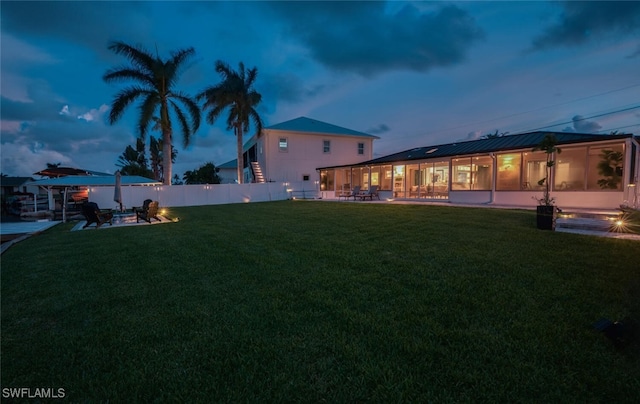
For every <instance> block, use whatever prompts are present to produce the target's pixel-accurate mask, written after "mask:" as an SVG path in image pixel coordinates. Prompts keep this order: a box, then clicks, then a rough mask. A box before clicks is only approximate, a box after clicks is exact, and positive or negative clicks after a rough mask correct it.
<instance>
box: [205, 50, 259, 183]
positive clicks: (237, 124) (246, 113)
mask: <svg viewBox="0 0 640 404" xmlns="http://www.w3.org/2000/svg"><path fill="white" fill-rule="evenodd" d="M215 70H216V72H218V74H220V76H221V77H222V81H221V82H220V83H218V84H217V85H215V86H211V87H208V88H206V89H205V90H204V91H202V92H201V93H200V94H198V95H197V96H196V99H197V100H198V101H201V100H204V101H205V102H204V105H203V111H204V112H207V111H208V112H207V115H206V119H207V122H208V123H209V124H213V122H214V121H215V120H216V119H217V118H218V117H219V116H220V114H221V113H222V112H223V111H224V110H225V109H227V108H228V110H229V115H228V117H227V130H231V129H233V131H234V133H235V135H236V141H237V150H238V182H239V183H242V182H243V175H242V172H243V169H244V160H243V156H242V136H243V134H244V132H248V131H249V127H250V123H251V122H253V125H254V127H255V130H256V135H257V136H260V133H261V132H262V119H261V118H260V115H259V114H258V112H257V111H256V109H255V108H256V106H257V105H258V104H259V103H260V101H261V100H262V95H260V94H259V93H258V92H257V91H256V90H254V89H253V84H254V82H255V80H256V77H257V75H258V69H257V68H256V67H254V68H253V69H249V70H245V68H244V64H243V63H242V62H240V65H239V69H238V71H235V70H233V69H231V68H230V67H229V65H228V64H226V63H224V62H223V61H221V60H218V61H216V64H215Z"/></svg>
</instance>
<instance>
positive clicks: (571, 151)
mask: <svg viewBox="0 0 640 404" xmlns="http://www.w3.org/2000/svg"><path fill="white" fill-rule="evenodd" d="M555 160H556V165H555V182H554V185H553V189H554V191H575V190H579V191H582V190H584V177H585V175H584V174H585V168H586V161H587V148H586V147H574V148H566V149H565V148H562V153H560V154H557V155H556V156H555Z"/></svg>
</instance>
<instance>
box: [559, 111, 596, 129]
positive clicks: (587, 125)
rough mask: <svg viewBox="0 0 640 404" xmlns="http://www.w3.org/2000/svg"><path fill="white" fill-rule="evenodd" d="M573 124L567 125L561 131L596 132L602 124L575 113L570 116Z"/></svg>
mask: <svg viewBox="0 0 640 404" xmlns="http://www.w3.org/2000/svg"><path fill="white" fill-rule="evenodd" d="M571 120H572V121H573V126H572V127H571V126H567V127H566V128H564V129H563V130H562V131H563V132H577V133H597V132H598V131H599V130H600V129H602V125H600V124H599V123H597V122H595V121H591V122H589V121H587V120H586V118H584V117H583V116H582V115H576V116H574V117H573V118H571Z"/></svg>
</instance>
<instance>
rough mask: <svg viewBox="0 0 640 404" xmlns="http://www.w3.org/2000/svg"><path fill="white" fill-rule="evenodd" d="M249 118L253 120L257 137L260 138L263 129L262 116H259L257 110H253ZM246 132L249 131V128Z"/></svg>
mask: <svg viewBox="0 0 640 404" xmlns="http://www.w3.org/2000/svg"><path fill="white" fill-rule="evenodd" d="M249 117H250V118H251V121H253V127H254V128H255V129H256V133H255V134H256V137H260V135H261V134H262V128H263V123H262V118H261V117H260V114H258V112H257V111H256V110H255V109H253V108H251V110H250V111H249ZM247 122H248V121H247ZM246 131H247V132H248V131H249V127H248V126H247V129H246Z"/></svg>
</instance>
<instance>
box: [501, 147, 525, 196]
mask: <svg viewBox="0 0 640 404" xmlns="http://www.w3.org/2000/svg"><path fill="white" fill-rule="evenodd" d="M521 162H522V155H521V154H520V153H510V154H499V155H498V162H497V164H498V174H497V179H496V189H497V190H498V191H519V190H520V189H521V184H520V165H521Z"/></svg>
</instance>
